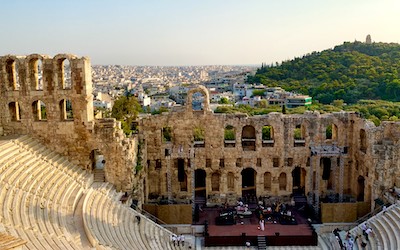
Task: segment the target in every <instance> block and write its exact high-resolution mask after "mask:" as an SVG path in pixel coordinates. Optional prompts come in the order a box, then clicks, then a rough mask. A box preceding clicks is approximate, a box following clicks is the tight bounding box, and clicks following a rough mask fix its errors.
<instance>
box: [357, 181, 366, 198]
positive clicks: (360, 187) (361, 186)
mask: <svg viewBox="0 0 400 250" xmlns="http://www.w3.org/2000/svg"><path fill="white" fill-rule="evenodd" d="M364 192H365V178H364V176H361V175H360V176H358V178H357V201H364Z"/></svg>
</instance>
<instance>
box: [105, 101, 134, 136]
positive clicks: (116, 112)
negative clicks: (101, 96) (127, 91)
mask: <svg viewBox="0 0 400 250" xmlns="http://www.w3.org/2000/svg"><path fill="white" fill-rule="evenodd" d="M140 111H141V107H140V104H139V102H138V101H137V99H136V97H134V96H126V95H122V96H120V97H118V99H117V100H115V102H114V106H113V107H112V110H111V117H114V118H115V119H117V120H118V121H121V125H122V129H123V130H124V132H125V134H130V133H131V132H132V131H133V130H135V128H134V127H133V121H134V120H136V118H137V116H138V114H139V112H140Z"/></svg>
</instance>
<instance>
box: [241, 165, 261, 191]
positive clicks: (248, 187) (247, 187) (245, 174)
mask: <svg viewBox="0 0 400 250" xmlns="http://www.w3.org/2000/svg"><path fill="white" fill-rule="evenodd" d="M241 175H242V196H243V197H250V196H255V195H256V175H257V172H256V171H255V170H254V169H253V168H245V169H243V170H242V172H241Z"/></svg>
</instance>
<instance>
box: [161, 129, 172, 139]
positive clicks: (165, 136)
mask: <svg viewBox="0 0 400 250" xmlns="http://www.w3.org/2000/svg"><path fill="white" fill-rule="evenodd" d="M162 138H163V142H170V141H172V131H171V127H163V129H162Z"/></svg>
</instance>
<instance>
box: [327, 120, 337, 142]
mask: <svg viewBox="0 0 400 250" xmlns="http://www.w3.org/2000/svg"><path fill="white" fill-rule="evenodd" d="M325 138H326V139H327V140H333V141H336V140H337V126H336V125H335V124H333V123H332V124H329V125H328V126H327V127H326V130H325Z"/></svg>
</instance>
